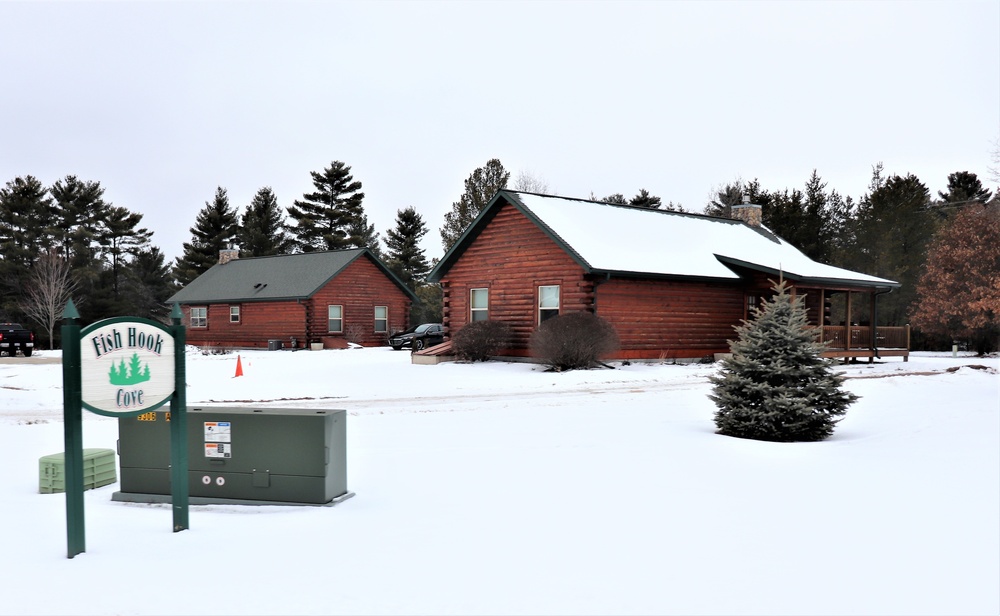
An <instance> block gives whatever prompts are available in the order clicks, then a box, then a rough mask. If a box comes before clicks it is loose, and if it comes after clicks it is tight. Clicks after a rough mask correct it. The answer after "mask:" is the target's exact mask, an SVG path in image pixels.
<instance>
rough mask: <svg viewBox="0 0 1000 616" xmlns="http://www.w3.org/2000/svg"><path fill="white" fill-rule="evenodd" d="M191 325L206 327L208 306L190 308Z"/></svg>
mask: <svg viewBox="0 0 1000 616" xmlns="http://www.w3.org/2000/svg"><path fill="white" fill-rule="evenodd" d="M191 327H208V307H207V306H198V307H196V308H195V307H193V308H191Z"/></svg>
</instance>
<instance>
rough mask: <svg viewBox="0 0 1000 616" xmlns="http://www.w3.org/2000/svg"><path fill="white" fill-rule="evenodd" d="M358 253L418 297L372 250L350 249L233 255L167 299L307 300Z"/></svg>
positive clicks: (412, 296)
mask: <svg viewBox="0 0 1000 616" xmlns="http://www.w3.org/2000/svg"><path fill="white" fill-rule="evenodd" d="M359 258H367V259H370V260H371V261H372V263H374V264H375V265H376V267H378V268H379V269H380V270H381V271H382V273H384V274H385V275H386V277H388V278H389V279H390V280H391V281H392V282H393V283H394V284H395V285H396V286H397V287H399V289H400V290H401V291H403V292H404V293H405V294H406V295H407V296H408V297H409V298H410V299H412V300H414V301H416V299H417V296H416V295H415V294H414V293H413V292H412V291H410V289H409V288H408V287H407V286H406V285H405V284H403V282H402V281H401V280H400V279H399V278H398V277H396V275H395V274H393V273H392V272H391V271H390V270H389V268H387V267H386V266H385V264H383V263H382V262H381V261H380V260H379V259H378V258H377V257H375V255H374V254H372V252H371V251H370V250H368V249H367V248H352V249H350V250H331V251H324V252H304V253H299V254H292V255H277V256H273V257H251V258H247V259H233V260H232V261H229V262H228V263H226V264H219V265H215V266H213V267H212V268H211V269H209V270H208V271H207V272H205V273H204V274H202V275H201V276H198V277H197V278H195V279H194V280H192V281H191V282H190V283H189V284H188V285H187V286H186V287H184V288H183V289H181V290H180V291H178V292H177V293H174V295H173V296H171V297H170V299H169V300H167V302H168V303H171V304H173V303H178V304H213V303H225V302H252V301H280V300H294V299H306V298H309V297H311V296H312V295H313V294H314V293H316V292H317V291H319V290H320V289H322V288H323V287H325V286H326V284H327V283H328V282H330V280H332V279H333V278H335V277H336V276H337V275H338V274H339V273H340V272H341V271H343V270H344V269H345V268H346V267H347V266H348V265H350V264H351V263H353V262H354V261H355V260H356V259H359Z"/></svg>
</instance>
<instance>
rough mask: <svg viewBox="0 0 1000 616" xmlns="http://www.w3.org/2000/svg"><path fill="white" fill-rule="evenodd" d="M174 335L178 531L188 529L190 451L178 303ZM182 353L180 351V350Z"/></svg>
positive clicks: (173, 479) (173, 472) (173, 494)
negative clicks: (188, 446) (188, 447)
mask: <svg viewBox="0 0 1000 616" xmlns="http://www.w3.org/2000/svg"><path fill="white" fill-rule="evenodd" d="M170 322H171V326H170V333H171V334H172V335H173V337H174V379H175V380H176V382H177V387H176V388H175V389H174V395H173V397H171V399H170V419H171V421H170V499H171V503H172V506H173V510H174V532H175V533H176V532H178V531H182V530H185V529H187V528H188V494H189V488H188V452H187V398H186V396H185V388H184V383H185V381H186V380H187V371H186V369H185V366H184V345H185V344H186V338H185V334H184V326H183V325H181V308H180V306H179V305H178V304H176V303H175V304H174V308H173V310H171V311H170ZM178 348H179V349H180V352H177V349H178Z"/></svg>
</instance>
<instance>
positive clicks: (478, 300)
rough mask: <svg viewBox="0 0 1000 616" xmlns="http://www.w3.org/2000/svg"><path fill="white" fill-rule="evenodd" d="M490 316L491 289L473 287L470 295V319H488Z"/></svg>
mask: <svg viewBox="0 0 1000 616" xmlns="http://www.w3.org/2000/svg"><path fill="white" fill-rule="evenodd" d="M489 318H490V290H489V289H472V291H471V294H470V296H469V321H470V322H472V321H488V320H489Z"/></svg>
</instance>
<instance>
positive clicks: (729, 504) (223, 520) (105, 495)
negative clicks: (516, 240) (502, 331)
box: [0, 349, 1000, 615]
mask: <svg viewBox="0 0 1000 616" xmlns="http://www.w3.org/2000/svg"><path fill="white" fill-rule="evenodd" d="M38 355H40V356H42V357H43V358H44V357H46V356H48V357H58V354H57V353H52V352H48V353H46V352H44V351H42V352H39V353H38ZM239 357H240V363H241V366H242V368H243V376H240V377H238V378H237V377H235V376H234V375H235V368H236V363H237V355H236V354H232V355H201V354H199V353H196V352H189V354H188V367H187V375H188V385H189V387H188V394H187V395H188V403H189V404H191V405H206V404H216V405H223V406H243V405H251V404H253V405H258V406H260V405H267V406H278V407H296V408H342V409H346V410H347V413H348V419H347V431H348V434H347V439H348V488H349V489H350V490H351V491H352V492H355V494H356V496H355V497H354V498H351V499H349V500H347V501H345V502H343V503H341V504H339V505H337V506H334V507H286V506H264V507H257V506H234V505H205V506H192V507H191V510H190V522H191V528H190V530H188V531H185V532H181V533H173V532H171V510H170V508H169V506H168V505H140V504H134V503H121V502H113V501H112V500H111V495H112V493H114V492H115V491H116V490H118V485H117V484H114V485H110V486H106V487H103V488H99V489H96V490H89V491H87V492H85V502H86V541H87V544H86V545H87V551H86V552H85V553H83V554H80V555H78V556H76V557H75V558H73V559H67V558H66V518H65V496H64V495H61V494H56V495H53V494H39V493H38V479H39V478H38V459H39V458H40V457H42V456H45V455H48V454H51V453H57V452H60V451H62V449H63V425H62V418H61V413H62V390H61V378H62V377H61V366H60V365H59V364H57V363H56V364H36V363H28V362H26V361H25V360H15V361H10V360H6V361H5V362H4V363H0V394H2V395H0V464H2V468H3V476H4V482H3V485H2V488H0V494H2V501H0V502H2V504H3V507H2V509H0V521H2V523H3V531H2V537H3V542H2V547H3V550H2V554H3V558H2V565H0V588H2V590H0V613H3V614H18V615H22V614H393V613H406V614H416V613H425V614H427V613H433V614H514V613H521V614H524V613H528V614H631V613H643V614H997V613H998V612H1000V419H998V415H1000V378H998V376H997V370H998V368H1000V365H998V363H1000V362H998V359H997V358H989V359H981V358H975V357H972V356H969V355H962V356H960V357H958V358H952V357H951V355H950V354H948V353H943V354H916V355H915V356H914V357H912V358H911V360H910V362H909V363H903V362H902V361H901V360H900V359H896V358H893V359H887V360H885V361H884V362H881V363H878V364H875V365H868V364H858V365H850V366H843V367H840V368H839V369H841V370H844V371H845V372H846V373H847V375H848V376H849V377H850V378H849V380H848V381H847V382H846V385H845V386H846V387H847V388H848V389H850V390H851V391H853V392H855V393H857V394H859V395H860V396H861V400H860V401H858V402H857V403H856V404H855V405H853V406H852V407H851V408H850V410H849V411H848V413H847V416H846V417H845V419H844V420H843V421H842V422H841V423H840V424H839V426H838V428H837V430H836V432H835V434H834V436H833V437H832V438H830V439H829V440H827V441H824V442H820V443H808V444H807V443H796V444H779V443H764V442H756V441H747V440H739V439H732V438H727V437H723V436H718V435H716V434H714V424H713V422H712V414H713V411H714V406H713V405H712V403H711V401H710V400H709V399H708V393H709V390H710V385H709V383H708V381H707V377H708V376H709V375H710V374H712V373H713V371H715V370H716V369H717V366H711V365H707V366H706V365H676V366H675V365H650V364H638V363H635V364H632V365H629V366H621V365H617V364H616V369H614V370H595V371H578V372H568V373H551V372H546V371H544V369H543V368H542V367H540V366H537V365H531V364H525V363H498V362H490V363H485V364H459V363H448V364H442V365H438V366H418V365H413V364H411V363H410V356H409V353H406V352H392V351H390V350H388V349H348V350H342V351H320V352H296V353H293V352H289V351H280V352H266V351H253V352H243V353H240V354H239ZM970 365H977V366H981V367H985V368H986V369H974V368H970V367H967V366H970ZM954 368H957V369H956V370H952V371H948V370H949V369H954ZM83 432H84V437H83V440H84V447H102V448H114V447H115V442H116V439H117V437H118V429H117V420H115V419H111V418H106V417H101V416H98V415H95V414H92V413H86V412H85V414H84V425H83Z"/></svg>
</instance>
